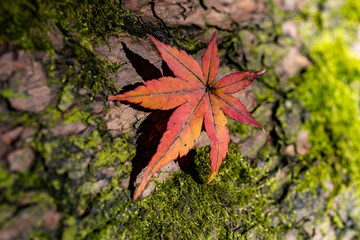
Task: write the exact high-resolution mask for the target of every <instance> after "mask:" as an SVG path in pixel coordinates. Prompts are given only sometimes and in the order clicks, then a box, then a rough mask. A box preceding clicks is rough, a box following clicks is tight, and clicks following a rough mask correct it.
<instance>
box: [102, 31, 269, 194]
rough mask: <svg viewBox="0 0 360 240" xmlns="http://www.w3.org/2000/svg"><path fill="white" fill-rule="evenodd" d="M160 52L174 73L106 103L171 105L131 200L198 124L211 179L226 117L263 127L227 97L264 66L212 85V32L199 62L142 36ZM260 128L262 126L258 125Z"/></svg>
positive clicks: (215, 59) (180, 152) (186, 145)
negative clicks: (206, 141) (206, 139)
mask: <svg viewBox="0 0 360 240" xmlns="http://www.w3.org/2000/svg"><path fill="white" fill-rule="evenodd" d="M148 36H149V37H150V38H151V40H152V41H153V42H154V44H155V45H156V47H157V49H158V50H159V51H160V53H161V57H162V58H163V59H164V61H165V62H166V63H167V65H168V66H169V68H170V69H171V70H172V71H173V73H174V75H175V76H176V77H161V78H159V79H154V80H150V81H147V82H145V83H144V84H143V85H141V86H139V87H137V88H135V89H134V90H131V91H128V92H125V93H123V94H118V95H114V96H109V98H108V99H109V100H112V101H127V102H131V103H136V104H139V105H140V106H142V107H145V108H149V109H160V110H169V109H174V108H176V109H175V111H174V112H173V113H172V115H171V117H170V119H169V121H168V123H167V129H166V131H165V133H164V134H163V136H162V138H161V140H160V143H159V145H158V148H157V152H156V153H155V154H154V155H153V157H152V158H151V160H150V162H149V164H148V167H147V169H146V171H145V174H144V177H143V179H142V181H141V183H140V185H139V187H138V188H137V190H136V192H135V194H134V197H133V199H134V200H135V199H137V198H138V197H139V195H140V194H141V192H142V191H143V190H144V189H145V186H146V184H147V183H148V182H149V180H150V179H151V177H152V176H153V175H154V174H155V173H156V172H157V171H158V170H159V169H160V168H162V167H164V166H165V165H166V164H168V163H169V162H170V161H173V160H175V159H177V158H178V157H182V156H184V155H186V154H187V153H188V152H189V151H190V149H191V148H192V147H193V146H194V142H195V141H196V139H197V138H198V137H199V136H200V133H201V129H202V126H203V123H204V126H205V130H206V133H207V134H208V136H209V138H210V140H211V152H210V161H211V171H212V174H211V177H210V179H209V181H208V183H209V182H210V181H212V180H213V179H214V178H215V175H216V173H217V172H218V171H219V167H220V165H221V162H222V160H223V159H224V158H225V156H226V152H227V149H228V143H229V133H228V129H227V127H226V117H225V114H226V115H227V116H229V117H230V118H232V119H234V120H237V121H240V122H243V123H246V124H248V125H252V126H256V127H259V128H262V129H263V127H262V126H261V125H260V124H259V123H258V122H256V120H255V118H254V117H253V116H251V114H250V113H249V112H248V111H246V108H245V106H244V105H243V104H242V103H241V102H240V100H238V99H237V98H234V97H233V96H231V95H229V94H232V93H236V92H238V91H240V90H242V89H244V88H245V87H246V86H248V85H250V84H251V83H252V82H253V81H254V80H255V79H256V78H257V77H258V76H260V75H261V74H263V73H264V72H265V70H262V71H259V72H242V73H232V74H229V75H227V76H225V77H223V78H222V79H220V80H219V81H218V82H216V83H214V80H215V77H216V75H217V72H218V69H219V62H220V60H219V56H218V48H217V45H216V34H214V36H213V38H212V39H211V41H210V43H209V45H208V46H207V48H206V51H205V54H204V56H203V57H202V64H201V67H200V65H199V64H198V63H197V62H196V61H195V59H193V58H192V57H191V56H190V55H188V54H187V53H186V52H185V51H182V50H180V51H179V50H177V49H176V48H174V47H171V46H169V45H166V44H164V43H162V42H160V41H159V40H157V39H155V38H154V37H153V36H151V35H148ZM263 130H264V129H263Z"/></svg>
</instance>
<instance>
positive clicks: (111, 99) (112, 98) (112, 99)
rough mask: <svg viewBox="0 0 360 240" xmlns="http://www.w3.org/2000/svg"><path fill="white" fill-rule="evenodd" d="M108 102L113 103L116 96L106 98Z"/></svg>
mask: <svg viewBox="0 0 360 240" xmlns="http://www.w3.org/2000/svg"><path fill="white" fill-rule="evenodd" d="M107 100H108V101H115V100H116V96H115V95H110V96H108V99H107Z"/></svg>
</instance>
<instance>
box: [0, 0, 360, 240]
mask: <svg viewBox="0 0 360 240" xmlns="http://www.w3.org/2000/svg"><path fill="white" fill-rule="evenodd" d="M345 2H346V3H344V2H342V1H340V2H339V1H336V0H328V1H322V0H321V1H320V0H319V1H317V0H312V1H311V0H286V1H282V0H207V1H190V0H175V1H174V0H171V1H170V0H162V1H157V0H155V1H148V0H132V1H127V0H125V1H118V0H111V1H102V0H93V1H87V2H86V3H84V2H83V1H70V0H69V1H59V2H56V3H54V2H53V1H46V0H39V1H37V2H36V3H27V1H25V0H24V1H22V0H19V1H8V0H6V1H3V2H2V3H1V5H0V6H1V7H0V9H1V11H0V24H1V26H2V29H1V30H0V31H1V32H0V87H1V91H0V113H1V114H0V115H1V116H0V240H10V239H209V238H210V239H212V238H214V239H273V238H278V239H301V238H302V239H340V238H341V239H356V238H358V237H359V236H360V225H359V223H360V203H359V201H360V200H359V199H360V198H359V195H360V194H359V190H358V187H359V186H360V181H359V179H360V167H359V166H360V160H359V159H360V150H359V147H358V142H359V141H360V139H359V138H360V137H359V136H360V132H359V130H358V127H357V126H358V124H359V120H358V111H359V110H358V102H357V101H358V99H359V91H358V89H359V88H358V86H359V82H360V79H359V77H358V73H359V72H360V60H359V58H358V56H359V51H358V49H359V48H358V45H359V42H360V37H359V36H360V35H359V34H356V32H357V31H358V32H359V30H358V29H357V26H358V25H359V22H360V19H359V18H358V17H357V14H355V13H357V12H358V11H357V8H356V7H358V8H360V7H359V6H358V5H356V0H353V1H352V0H348V1H345ZM29 6H30V7H29ZM358 10H360V9H358ZM352 11H354V12H355V13H352ZM338 16H342V21H338V20H337V19H338ZM3 26H6V27H3ZM300 26H306V27H300ZM334 29H335V30H334ZM344 29H346V30H344ZM349 29H350V30H351V31H352V34H349V35H348V38H343V36H345V35H346V34H344V33H346V31H348V32H349V31H350V30H349ZM214 31H216V32H217V39H218V40H217V43H218V46H219V54H220V59H221V66H220V70H219V73H218V76H217V79H220V78H221V77H222V76H224V75H227V74H229V73H231V72H234V71H243V70H251V71H257V70H261V69H263V68H266V69H267V72H266V74H264V75H263V76H262V77H261V79H259V80H256V81H255V82H254V83H253V85H252V86H251V87H248V88H246V90H244V91H241V92H240V93H238V94H236V95H235V97H237V98H239V99H240V100H241V101H242V102H243V103H244V105H245V106H246V107H247V110H248V111H250V112H251V113H252V114H253V115H254V116H255V117H256V119H257V121H258V122H259V123H260V124H261V125H263V126H264V128H265V129H266V133H263V132H262V131H260V130H258V129H255V128H254V127H249V126H245V125H244V124H241V123H236V122H234V121H232V120H230V119H229V121H228V127H229V131H230V139H231V144H230V147H229V151H228V155H227V158H226V159H225V160H224V163H223V165H222V167H221V168H220V171H219V174H218V176H217V177H216V178H215V180H214V181H213V182H212V183H210V184H209V185H204V183H205V182H206V180H207V179H208V178H209V175H210V162H209V147H207V146H208V145H209V144H210V141H209V139H208V137H207V135H206V134H205V133H204V132H203V133H202V134H201V136H200V138H199V140H198V141H197V142H196V143H195V147H196V149H194V150H192V151H190V153H189V154H188V155H187V156H185V157H183V158H181V159H178V160H177V161H175V162H171V163H170V164H168V165H167V166H166V167H164V168H163V169H162V170H161V171H159V172H158V173H157V174H156V175H155V177H154V178H153V180H152V181H151V182H150V183H149V184H148V186H147V188H146V189H145V191H144V192H143V194H142V198H141V199H139V200H137V201H132V200H131V197H132V194H133V191H134V189H135V187H136V186H137V184H138V183H139V181H140V180H141V178H142V174H143V172H144V170H145V167H146V165H147V163H148V162H149V160H150V158H151V156H152V155H153V154H154V153H155V152H156V146H157V145H158V143H159V140H160V137H161V136H162V134H163V133H164V131H165V130H166V122H167V120H168V118H169V116H170V115H171V113H172V110H170V111H149V110H146V109H142V108H140V107H138V106H135V105H129V104H124V103H118V102H116V103H114V102H108V101H106V99H107V95H110V94H115V93H117V92H120V91H122V90H126V89H129V88H134V87H135V86H137V85H138V84H139V83H141V82H143V81H146V80H150V79H155V78H159V77H161V76H164V75H165V76H171V75H172V73H171V71H170V70H169V69H168V67H167V66H166V64H165V63H164V62H163V61H162V59H161V57H160V54H159V53H158V52H157V50H156V48H155V47H154V45H153V44H152V42H151V41H150V40H149V39H148V38H147V37H146V34H147V33H150V34H152V35H154V36H155V37H156V38H158V39H160V40H161V41H163V42H165V43H167V44H170V45H173V46H176V47H177V48H181V49H184V50H186V51H187V52H189V53H190V54H192V55H193V56H195V58H196V59H197V60H200V56H202V55H203V53H204V51H205V47H206V44H207V43H208V42H209V40H210V38H211V36H212V34H213V32H214ZM329 39H331V40H329ZM333 39H337V40H333ZM353 53H355V54H353ZM339 126H341V127H339ZM344 128H345V129H346V130H347V131H345V130H344Z"/></svg>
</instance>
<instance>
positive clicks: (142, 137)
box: [121, 42, 196, 195]
mask: <svg viewBox="0 0 360 240" xmlns="http://www.w3.org/2000/svg"><path fill="white" fill-rule="evenodd" d="M121 44H122V46H123V50H124V52H125V55H126V57H127V59H128V60H129V61H130V63H131V65H132V66H133V68H134V69H135V71H136V73H137V74H139V76H140V77H141V78H142V79H143V80H144V81H145V82H146V81H149V80H152V79H157V78H160V77H162V76H171V77H174V74H173V73H172V71H171V70H170V68H169V67H168V66H167V64H166V62H165V61H162V66H161V68H162V73H161V71H160V70H159V69H158V68H157V67H155V66H154V65H153V64H152V63H150V61H149V60H147V59H144V58H143V57H141V56H140V55H138V54H136V53H135V52H133V51H131V50H130V49H129V48H128V47H127V46H126V44H125V43H124V42H121ZM139 85H141V83H138V84H133V85H129V86H125V87H124V88H123V89H122V91H121V92H125V91H129V90H132V89H134V88H136V87H137V86H139ZM126 104H128V105H129V106H131V107H132V108H134V109H137V110H140V111H145V112H151V113H150V115H149V116H148V117H147V118H146V119H145V120H144V121H143V122H142V123H141V125H140V127H139V129H138V131H137V136H138V138H137V140H136V156H135V157H134V158H133V160H132V171H131V173H130V180H129V187H128V189H129V190H130V192H131V195H133V194H134V191H135V184H136V179H137V177H138V175H139V174H140V172H141V171H142V170H143V169H144V168H145V167H146V166H147V165H148V163H149V162H150V160H151V158H152V156H153V155H154V154H155V153H156V150H157V147H158V145H159V143H160V139H161V137H162V135H163V134H164V132H165V131H166V127H167V122H168V120H169V118H170V116H171V114H172V113H173V111H174V110H167V111H162V110H149V109H145V108H143V107H141V106H139V105H136V104H132V103H126ZM194 156H195V151H194V150H191V151H190V152H189V153H188V154H187V155H186V156H183V157H181V158H179V159H178V162H179V165H180V168H181V170H183V171H184V172H186V173H189V174H190V175H192V176H193V177H194V178H196V177H195V176H196V173H195V172H193V171H192V170H191V169H192V168H193V167H194V166H193V164H192V163H191V162H193V161H191V160H193V159H194Z"/></svg>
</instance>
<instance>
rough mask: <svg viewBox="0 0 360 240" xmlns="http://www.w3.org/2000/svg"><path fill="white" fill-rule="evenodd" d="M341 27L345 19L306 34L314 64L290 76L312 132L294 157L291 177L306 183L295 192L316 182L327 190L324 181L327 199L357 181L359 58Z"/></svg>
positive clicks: (359, 154)
mask: <svg viewBox="0 0 360 240" xmlns="http://www.w3.org/2000/svg"><path fill="white" fill-rule="evenodd" d="M334 11H335V10H334ZM325 20H327V18H324V24H325V26H327V25H329V22H328V21H325ZM329 21H332V20H329ZM332 24H333V23H332V22H331V24H330V25H332ZM344 26H348V25H347V22H346V21H345V22H342V23H339V24H338V25H332V28H331V29H329V30H328V29H326V30H323V31H322V32H321V34H319V33H317V34H316V35H317V36H316V37H312V38H311V41H310V42H309V48H310V56H311V58H312V60H313V62H314V64H313V66H311V67H309V68H308V69H307V71H306V72H305V73H304V74H303V75H302V76H301V77H299V78H296V79H295V80H294V81H295V82H296V83H297V84H298V85H299V87H298V88H297V89H296V91H295V92H294V94H293V95H292V96H291V97H294V98H298V99H300V100H301V102H302V104H303V105H304V107H305V108H306V109H307V110H308V111H309V114H310V116H311V117H309V119H308V121H307V122H306V123H305V125H304V126H305V127H306V128H307V129H309V130H310V132H311V135H310V139H309V141H310V144H311V145H312V148H311V149H310V150H309V152H308V153H307V155H305V156H304V157H300V158H299V166H298V168H297V170H296V174H295V176H297V177H299V178H301V179H304V180H305V181H302V180H300V181H299V183H300V184H299V188H298V190H302V189H305V188H308V187H311V188H313V189H315V188H317V187H318V185H319V184H321V185H322V186H323V187H324V188H326V187H325V186H324V183H326V182H329V181H330V182H331V183H333V184H334V191H332V193H331V196H330V199H332V198H333V197H334V195H336V194H337V193H339V191H340V189H341V188H344V187H345V186H349V185H353V184H355V185H357V186H359V184H360V167H359V166H360V160H359V159H360V148H359V144H358V142H359V141H360V131H359V128H358V125H359V123H360V122H359V118H358V116H359V107H358V103H359V94H360V91H359V87H358V86H359V84H360V78H359V74H360V60H359V58H358V57H356V56H355V55H353V53H352V51H351V50H350V47H349V45H350V43H351V42H352V39H353V35H351V34H349V35H347V34H346V31H345V29H344V28H343V27H344ZM305 30H309V29H302V31H305ZM315 31H318V30H315ZM304 35H309V36H310V34H309V33H305V34H304ZM312 35H314V33H313V32H312ZM304 169H307V171H304Z"/></svg>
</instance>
